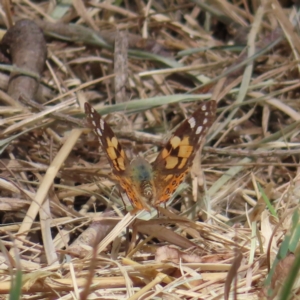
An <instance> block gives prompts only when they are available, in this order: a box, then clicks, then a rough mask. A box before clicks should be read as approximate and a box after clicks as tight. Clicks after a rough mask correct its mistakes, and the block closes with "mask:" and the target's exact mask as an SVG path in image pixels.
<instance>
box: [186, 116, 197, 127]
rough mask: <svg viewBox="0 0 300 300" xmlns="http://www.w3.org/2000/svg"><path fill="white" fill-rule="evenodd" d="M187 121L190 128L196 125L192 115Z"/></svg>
mask: <svg viewBox="0 0 300 300" xmlns="http://www.w3.org/2000/svg"><path fill="white" fill-rule="evenodd" d="M188 122H189V123H190V126H191V128H194V127H195V125H196V120H195V118H194V117H192V118H190V119H188Z"/></svg>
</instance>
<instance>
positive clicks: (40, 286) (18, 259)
mask: <svg viewBox="0 0 300 300" xmlns="http://www.w3.org/2000/svg"><path fill="white" fill-rule="evenodd" d="M125 2H126V1H125ZM168 2H169V1H156V0H153V1H144V2H143V1H140V0H138V1H128V3H131V4H130V5H131V6H128V5H129V4H128V5H122V6H114V5H113V4H108V3H106V2H101V3H98V2H96V1H95V2H89V3H87V2H83V1H73V5H74V6H73V7H72V6H70V7H68V5H65V6H63V5H61V6H60V4H55V5H56V6H55V7H53V3H54V2H43V3H41V4H40V3H38V2H29V1H22V0H21V1H19V2H16V3H13V4H12V5H13V9H14V13H13V14H12V13H11V11H10V9H11V7H9V5H6V6H4V11H5V14H4V15H3V19H2V22H3V26H2V28H7V24H11V23H12V22H15V21H16V20H18V19H21V18H29V19H31V20H34V21H36V22H37V24H38V25H39V26H40V27H41V28H42V29H43V30H44V33H45V36H46V37H47V50H48V56H47V63H46V67H45V69H44V71H43V72H42V75H41V77H40V83H41V84H40V86H39V91H40V92H39V94H38V96H37V95H35V96H31V95H30V94H27V89H26V88H25V89H24V90H23V92H22V93H21V94H20V95H21V96H20V95H19V96H18V97H17V98H15V96H12V94H10V93H7V94H6V93H4V92H1V94H0V96H1V109H0V114H1V117H2V118H1V120H0V125H1V127H0V129H1V131H0V147H1V148H0V155H1V161H0V172H1V173H0V176H1V177H0V190H1V192H0V209H1V211H2V213H1V221H2V224H1V241H2V242H1V250H2V254H1V269H2V272H1V274H2V278H1V280H0V293H1V294H8V293H9V290H10V283H11V278H12V277H11V276H12V274H14V272H15V270H22V274H23V275H22V282H23V283H22V292H23V295H22V297H21V298H22V299H74V298H76V299H77V298H78V299H79V298H81V299H131V300H132V299H226V298H227V297H228V295H230V298H231V299H234V298H235V299H271V296H270V297H267V295H266V293H267V288H266V285H265V284H264V280H265V278H266V277H267V274H268V272H269V270H268V268H269V267H270V265H271V266H272V263H273V261H274V259H275V257H276V255H278V253H279V248H280V245H281V242H282V241H283V240H284V238H285V235H286V234H288V233H289V232H290V231H291V230H292V228H293V222H292V216H293V213H294V211H295V210H296V209H299V188H298V186H299V182H300V181H299V173H298V171H299V163H298V160H299V151H300V150H299V146H300V144H299V125H300V123H299V120H300V101H299V87H300V83H299V79H298V78H299V67H300V66H299V54H300V49H298V48H299V47H300V43H299V35H298V34H297V30H295V29H294V25H296V24H297V21H298V15H297V12H296V10H295V9H294V8H292V7H287V8H285V9H283V8H282V7H281V6H280V4H279V3H277V1H276V0H274V1H270V2H266V4H265V6H258V1H248V2H247V1H244V2H243V3H244V5H242V4H241V5H240V6H238V5H237V4H234V3H230V2H229V1H225V0H218V1H207V2H205V1H198V0H195V1H174V2H173V1H172V5H170V3H169V4H168ZM170 2H171V1H170ZM4 3H6V2H5V1H4ZM7 3H8V2H7ZM7 3H6V4H7ZM246 3H247V5H249V6H245V5H246ZM60 21H61V22H60ZM4 24H6V25H4ZM249 25H251V26H249ZM99 28H100V29H101V30H99ZM296 29H297V28H296ZM123 30H125V31H127V34H125V35H124V33H122V34H119V33H120V31H121V32H122V31H123ZM3 33H4V32H3ZM124 36H125V38H124ZM116 38H117V41H118V42H119V44H118V47H116V49H117V50H116V49H115V51H114V48H113V45H114V41H115V39H116ZM124 39H125V42H124ZM122 41H123V42H122ZM126 43H127V44H128V47H127V46H126ZM36 47H38V45H37V46H36ZM118 51H119V52H118ZM127 52H128V60H127V59H126V57H127ZM34 56H35V55H34V54H33V55H31V58H35V57H34ZM12 64H13V65H14V67H10V66H9V67H7V66H4V65H1V68H2V70H3V72H2V74H1V75H0V76H1V79H2V80H0V86H1V88H2V89H3V90H5V91H6V90H7V89H8V87H7V85H8V75H7V73H5V72H6V71H7V70H9V71H11V72H17V71H20V70H19V69H18V68H17V66H16V64H15V63H12ZM25 71H26V72H27V74H30V75H31V76H32V77H39V76H38V75H35V74H36V73H32V70H31V69H30V70H23V71H22V72H21V73H25ZM30 71H31V73H30ZM36 72H37V71H36ZM21 84H22V83H21ZM33 98H34V99H35V100H34V101H33ZM211 98H212V99H216V100H217V102H218V111H217V115H218V116H217V120H216V121H215V123H214V125H213V127H212V128H211V131H210V134H209V135H208V137H207V140H206V142H207V144H206V146H205V147H204V148H203V151H202V155H201V168H200V158H199V157H198V158H196V159H195V164H194V167H193V169H192V171H191V173H190V175H189V176H188V177H187V178H186V181H185V183H184V184H182V185H181V186H180V187H179V189H178V190H177V192H176V195H175V197H174V198H175V199H173V201H172V202H171V203H170V204H169V205H168V206H167V209H164V208H160V209H159V212H160V213H159V215H157V211H156V210H153V211H151V213H148V212H139V213H138V214H137V215H136V216H132V215H131V214H130V213H127V209H126V208H124V205H123V202H122V199H121V197H120V194H119V192H118V189H117V188H115V183H114V182H113V181H112V177H111V170H110V167H109V164H108V162H107V158H106V156H105V155H104V154H103V152H99V151H98V146H99V145H98V142H97V140H96V138H95V136H94V135H93V134H92V133H91V132H90V130H88V129H87V128H86V122H85V116H84V112H83V104H84V102H86V101H88V102H89V103H91V104H92V105H93V106H94V107H95V108H96V109H97V110H98V111H99V112H100V113H101V114H102V115H107V114H108V116H107V118H106V120H107V122H108V123H110V124H111V126H112V127H113V129H114V131H115V132H116V134H117V135H118V136H119V137H120V139H121V142H122V145H123V147H124V148H125V149H126V150H128V152H127V153H129V155H130V153H131V154H132V155H135V154H137V153H141V154H142V155H144V156H145V157H146V158H147V159H148V160H149V161H153V159H154V158H155V156H156V155H157V153H158V151H159V147H161V146H162V145H163V144H164V139H163V137H164V135H165V134H168V133H169V132H170V130H171V129H172V128H173V127H174V126H176V125H177V124H179V123H180V122H181V121H182V120H183V119H184V117H185V116H189V115H190V114H191V113H192V112H193V111H194V110H195V109H196V107H197V102H199V101H204V100H208V99H211ZM126 205H128V202H126ZM295 222H296V223H297V221H294V227H295V226H296V225H295ZM296 232H297V231H296ZM297 242H298V241H297ZM296 244H297V243H296ZM297 247H298V246H296V247H294V248H293V249H294V250H295V251H294V252H293V251H291V248H289V253H286V255H285V256H284V257H283V258H284V259H283V260H281V261H280V268H281V269H275V272H274V276H273V277H272V279H271V280H270V281H271V282H270V286H271V287H272V289H274V290H276V292H275V294H276V295H277V296H278V295H280V288H281V284H282V283H283V282H284V280H285V279H286V277H287V276H288V274H289V272H287V271H289V270H290V269H291V266H292V265H293V263H294V261H295V257H294V256H293V254H296V255H297V251H296V248H297ZM290 252H292V253H290ZM284 271H285V272H284ZM290 294H291V295H293V297H294V298H295V299H297V297H299V281H297V282H296V283H295V285H294V289H293V294H292V293H290ZM156 297H157V298H156ZM278 297H279V296H278ZM1 299H2V298H1ZM278 299H279V298H278Z"/></svg>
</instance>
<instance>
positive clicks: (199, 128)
mask: <svg viewBox="0 0 300 300" xmlns="http://www.w3.org/2000/svg"><path fill="white" fill-rule="evenodd" d="M202 128H203V126H198V128H197V130H196V134H200V133H201V131H202Z"/></svg>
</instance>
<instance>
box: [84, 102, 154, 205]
mask: <svg viewBox="0 0 300 300" xmlns="http://www.w3.org/2000/svg"><path fill="white" fill-rule="evenodd" d="M84 108H85V113H86V115H87V120H88V124H89V126H90V128H92V129H93V131H94V133H95V134H96V136H97V138H98V141H99V143H100V146H101V148H102V150H103V151H104V152H105V153H106V156H107V158H108V161H109V163H110V165H111V167H112V170H113V174H114V175H115V177H116V179H117V181H118V182H119V184H120V185H121V187H122V188H123V190H124V191H125V192H126V194H127V196H128V198H129V200H130V201H131V203H132V205H133V207H134V208H136V209H138V210H140V209H144V208H145V207H144V204H143V203H142V202H141V201H140V200H139V196H138V193H137V191H136V188H135V185H134V184H132V182H131V177H130V176H129V174H128V172H127V170H128V167H129V165H130V162H129V160H128V158H127V156H126V154H125V152H124V150H123V149H122V146H121V144H120V142H119V140H118V139H117V137H116V135H115V134H114V132H113V131H112V129H111V127H110V126H109V125H108V124H107V123H106V122H105V121H104V120H103V118H102V117H101V115H100V114H99V113H98V112H96V110H95V109H94V108H93V107H92V106H91V105H90V104H89V103H87V102H86V103H85V104H84ZM145 209H148V210H149V208H148V207H146V208H145Z"/></svg>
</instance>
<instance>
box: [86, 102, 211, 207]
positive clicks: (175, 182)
mask: <svg viewBox="0 0 300 300" xmlns="http://www.w3.org/2000/svg"><path fill="white" fill-rule="evenodd" d="M216 106H217V105H216V101H214V100H210V101H208V102H204V103H202V104H201V105H200V107H199V108H198V109H197V110H196V111H195V112H194V113H193V114H192V115H191V116H190V117H189V118H187V119H186V120H184V121H183V122H182V124H181V125H179V127H178V128H177V129H176V130H175V131H174V133H173V134H172V136H171V138H170V139H169V140H168V142H167V143H166V144H165V146H164V147H163V149H162V150H161V151H160V153H159V154H158V156H157V158H156V160H155V161H154V162H153V163H152V164H150V163H149V162H148V161H147V160H146V159H145V158H143V157H141V156H137V157H136V158H134V159H133V160H132V161H130V160H129V159H128V157H127V156H126V154H125V152H124V150H123V149H122V146H121V144H120V142H119V141H118V139H117V137H116V135H115V134H114V132H113V131H112V129H111V127H110V126H109V125H108V124H107V123H106V122H105V121H104V120H103V118H102V117H101V115H100V114H99V113H98V112H96V110H95V109H94V108H93V107H92V106H91V105H90V104H89V103H87V102H86V103H85V106H84V107H85V113H86V115H87V121H88V124H89V127H90V128H92V129H93V131H94V133H95V134H96V136H97V138H98V141H99V143H100V146H101V148H102V150H103V151H104V152H105V153H106V156H107V158H108V161H109V163H110V165H111V167H112V170H113V174H114V176H115V178H116V181H117V182H118V183H119V184H120V186H121V188H122V189H123V191H125V193H126V194H127V197H128V199H129V200H130V202H131V204H132V206H133V208H134V211H135V212H136V211H139V210H142V209H145V210H147V211H150V207H157V206H159V205H160V204H161V203H166V202H167V201H168V200H169V199H170V198H171V196H172V195H173V193H174V192H175V191H176V189H177V187H178V186H179V185H180V184H181V183H182V181H183V180H184V178H185V176H186V174H187V173H188V171H189V169H190V168H191V166H192V163H193V160H194V157H195V155H196V153H197V151H198V149H199V148H200V147H201V145H202V143H203V142H204V138H205V135H206V133H207V131H208V130H209V129H210V127H211V126H212V124H213V122H214V120H215V116H216Z"/></svg>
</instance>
